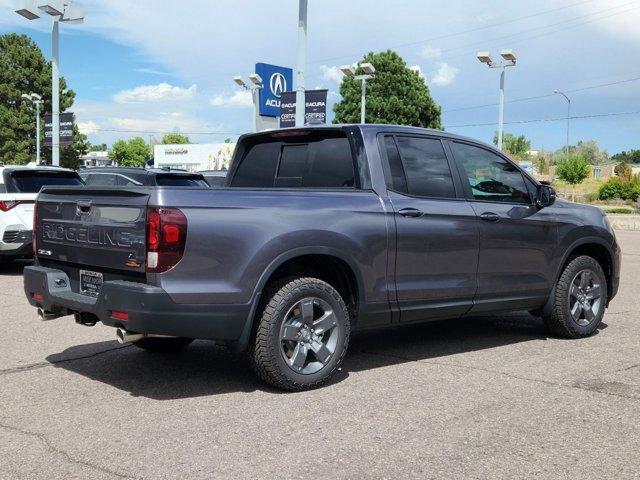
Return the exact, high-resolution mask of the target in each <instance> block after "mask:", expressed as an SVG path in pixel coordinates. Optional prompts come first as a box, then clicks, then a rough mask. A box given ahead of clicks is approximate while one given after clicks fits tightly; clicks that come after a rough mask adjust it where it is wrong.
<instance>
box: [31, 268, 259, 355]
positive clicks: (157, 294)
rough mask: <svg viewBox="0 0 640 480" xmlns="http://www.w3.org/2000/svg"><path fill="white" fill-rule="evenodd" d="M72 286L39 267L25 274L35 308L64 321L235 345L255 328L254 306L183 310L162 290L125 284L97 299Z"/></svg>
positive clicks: (110, 286)
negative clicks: (83, 316)
mask: <svg viewBox="0 0 640 480" xmlns="http://www.w3.org/2000/svg"><path fill="white" fill-rule="evenodd" d="M70 284H71V283H70V281H69V277H68V276H67V274H66V273H65V272H63V271H62V270H57V269H53V268H46V267H39V266H33V267H26V268H25V269H24V290H25V294H26V295H27V299H28V300H29V303H30V304H31V305H33V306H35V307H41V308H43V309H44V310H47V311H50V312H54V313H57V314H60V315H71V314H75V313H90V314H93V315H95V316H96V317H97V319H98V320H99V321H101V322H102V323H103V324H105V325H109V326H112V327H123V328H126V329H127V330H130V331H132V332H137V333H146V334H156V335H169V336H176V337H186V338H202V339H211V340H219V341H225V342H229V343H237V342H239V341H240V340H241V337H242V338H244V337H245V336H246V334H247V333H248V332H247V328H250V325H251V322H250V319H251V316H250V315H251V304H237V305H194V304H177V303H175V302H174V301H173V300H172V299H171V297H170V296H169V295H168V294H167V292H165V291H164V290H163V289H161V288H159V287H155V286H152V285H147V284H144V283H134V282H127V281H122V280H116V281H107V282H105V283H104V284H103V285H102V289H101V292H100V295H99V296H98V297H97V298H94V297H89V296H87V295H82V294H79V293H75V292H73V291H72V290H71V287H70ZM34 294H38V295H39V296H38V300H35V299H34ZM40 296H41V298H40ZM114 311H117V312H125V313H126V314H127V315H128V320H126V321H125V320H120V319H116V318H113V317H112V314H113V312H114ZM245 327H246V328H245ZM243 333H244V335H243Z"/></svg>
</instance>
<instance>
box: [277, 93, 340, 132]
mask: <svg viewBox="0 0 640 480" xmlns="http://www.w3.org/2000/svg"><path fill="white" fill-rule="evenodd" d="M327 92H328V90H307V91H306V92H305V102H304V103H305V109H304V124H305V125H315V124H320V123H327ZM295 125H296V92H283V94H282V96H281V98H280V127H281V128H285V127H294V126H295Z"/></svg>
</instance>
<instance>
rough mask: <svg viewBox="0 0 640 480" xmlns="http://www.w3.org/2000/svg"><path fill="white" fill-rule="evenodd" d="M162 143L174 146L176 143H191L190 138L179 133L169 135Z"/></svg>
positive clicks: (163, 138)
mask: <svg viewBox="0 0 640 480" xmlns="http://www.w3.org/2000/svg"><path fill="white" fill-rule="evenodd" d="M160 143H161V144H162V145H172V144H176V143H180V144H186V143H191V142H190V141H189V137H186V136H184V135H180V134H179V133H167V134H166V135H165V136H164V137H162V140H161V141H160Z"/></svg>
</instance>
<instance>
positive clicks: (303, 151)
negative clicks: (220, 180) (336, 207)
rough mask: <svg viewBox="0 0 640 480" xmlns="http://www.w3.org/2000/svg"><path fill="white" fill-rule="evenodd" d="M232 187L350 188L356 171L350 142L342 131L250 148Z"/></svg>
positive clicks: (353, 184) (352, 185)
mask: <svg viewBox="0 0 640 480" xmlns="http://www.w3.org/2000/svg"><path fill="white" fill-rule="evenodd" d="M301 138H302V139H301ZM231 186H232V187H249V188H273V187H282V188H353V187H355V186H356V184H355V171H354V168H353V156H352V154H351V146H350V144H349V140H348V139H347V137H346V136H344V135H343V134H341V132H335V133H334V132H331V134H330V136H327V134H326V133H325V134H324V135H322V136H321V135H315V138H309V139H307V138H306V137H292V138H291V139H284V140H277V141H269V142H265V143H258V144H256V145H252V146H249V147H248V151H247V153H246V154H245V156H244V158H243V159H242V160H241V162H240V165H239V166H238V168H237V170H236V172H235V174H234V176H233V179H232V181H231Z"/></svg>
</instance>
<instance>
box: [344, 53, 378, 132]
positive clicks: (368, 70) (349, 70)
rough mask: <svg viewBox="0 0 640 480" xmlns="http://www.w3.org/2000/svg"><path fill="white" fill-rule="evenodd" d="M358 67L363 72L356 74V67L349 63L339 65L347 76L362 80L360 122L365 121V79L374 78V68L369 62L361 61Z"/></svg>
mask: <svg viewBox="0 0 640 480" xmlns="http://www.w3.org/2000/svg"><path fill="white" fill-rule="evenodd" d="M360 68H361V69H362V71H363V72H364V73H363V74H362V75H356V69H355V68H354V67H352V66H351V65H344V66H342V67H340V71H341V72H342V73H344V74H345V75H346V76H347V77H353V78H354V79H355V80H360V82H362V88H361V94H360V123H367V122H366V118H365V116H366V110H367V103H366V97H367V80H371V79H374V78H376V68H375V67H374V66H373V65H372V64H371V63H369V62H366V63H361V64H360Z"/></svg>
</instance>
